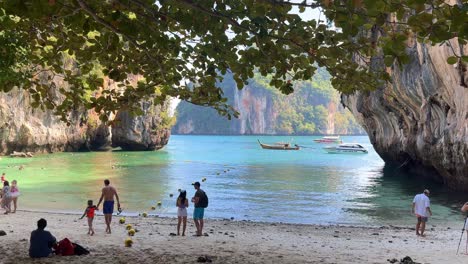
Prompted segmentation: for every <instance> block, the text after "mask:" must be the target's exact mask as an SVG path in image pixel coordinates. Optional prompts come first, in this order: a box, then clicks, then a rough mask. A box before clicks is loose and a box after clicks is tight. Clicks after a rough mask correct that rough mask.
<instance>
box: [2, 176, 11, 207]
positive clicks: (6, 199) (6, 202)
mask: <svg viewBox="0 0 468 264" xmlns="http://www.w3.org/2000/svg"><path fill="white" fill-rule="evenodd" d="M1 197H2V208H3V209H5V214H8V213H10V212H11V192H10V183H9V182H8V181H4V182H3V189H2V195H1Z"/></svg>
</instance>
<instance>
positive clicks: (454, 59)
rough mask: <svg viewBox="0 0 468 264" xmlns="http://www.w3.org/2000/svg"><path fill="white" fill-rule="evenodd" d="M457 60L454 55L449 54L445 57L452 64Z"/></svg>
mask: <svg viewBox="0 0 468 264" xmlns="http://www.w3.org/2000/svg"><path fill="white" fill-rule="evenodd" d="M457 62H458V58H457V57H455V56H451V57H448V58H447V63H448V64H450V65H453V64H455V63H457Z"/></svg>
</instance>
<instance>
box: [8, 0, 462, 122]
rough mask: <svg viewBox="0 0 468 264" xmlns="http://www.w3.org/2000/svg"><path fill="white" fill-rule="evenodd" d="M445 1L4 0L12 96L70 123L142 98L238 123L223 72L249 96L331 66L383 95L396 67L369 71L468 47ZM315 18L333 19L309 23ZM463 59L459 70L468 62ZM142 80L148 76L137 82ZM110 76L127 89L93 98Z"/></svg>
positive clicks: (350, 86) (342, 87)
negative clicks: (176, 101) (254, 88)
mask: <svg viewBox="0 0 468 264" xmlns="http://www.w3.org/2000/svg"><path fill="white" fill-rule="evenodd" d="M445 2H446V1H444V0H386V1H383V0H382V1H379V0H352V1H350V0H349V1H348V0H319V1H306V0H305V1H299V0H298V1H294V0H291V1H287V0H283V1H282V0H158V1H155V0H48V1H45V0H41V1H36V0H29V1H28V0H0V23H1V27H0V44H2V45H1V47H0V89H1V90H2V91H5V92H7V91H9V90H10V89H12V88H13V87H14V86H18V87H20V88H22V89H26V90H28V91H29V92H30V94H31V97H32V99H33V106H36V107H42V108H45V107H46V108H49V109H55V110H56V112H57V114H60V115H61V116H62V119H64V120H66V119H67V113H69V112H70V111H71V110H72V109H75V108H76V107H80V106H85V107H87V108H94V109H95V110H96V111H97V112H98V113H100V114H101V116H102V118H103V119H104V120H105V119H106V118H107V117H108V115H109V114H110V113H111V112H114V111H116V110H118V109H127V110H130V111H132V112H136V113H138V112H139V110H138V109H139V101H141V100H154V103H161V102H163V101H164V100H165V99H166V97H167V96H171V97H178V98H180V99H182V100H185V101H188V102H191V103H193V104H198V105H204V106H212V107H214V108H215V109H217V110H218V111H219V113H221V114H222V115H226V116H228V117H231V115H236V112H235V111H234V110H233V109H232V108H231V107H230V106H229V105H228V104H227V103H226V99H225V98H224V95H223V93H222V91H221V90H220V89H219V88H218V87H216V85H215V84H216V82H217V81H219V80H221V78H222V75H219V74H218V71H220V72H221V73H222V74H225V73H227V72H232V74H233V77H234V80H235V81H236V83H237V85H238V87H242V86H243V85H244V84H246V83H247V82H248V79H249V78H252V77H253V76H254V71H255V70H258V72H259V73H260V74H261V75H263V76H270V77H271V80H270V81H269V82H270V84H271V85H272V86H274V87H276V88H278V89H279V90H280V91H281V92H283V93H286V94H288V93H291V92H292V91H293V90H294V89H293V87H294V82H295V81H297V80H307V79H310V78H311V77H312V76H313V75H314V74H315V72H316V69H317V67H325V68H326V69H327V70H328V71H329V72H330V74H331V77H332V79H331V80H332V84H333V86H334V87H335V88H336V89H338V90H339V91H341V92H344V93H352V92H354V91H356V90H372V89H375V88H376V87H378V86H379V85H382V82H386V81H389V80H390V79H389V76H388V74H387V73H386V71H385V68H383V67H369V66H372V65H383V63H385V65H387V66H390V65H391V64H392V63H394V62H395V61H397V62H399V63H406V62H408V56H407V55H406V53H405V48H406V41H407V40H408V38H412V37H413V36H416V38H417V39H418V40H419V41H421V42H428V43H431V44H439V43H444V42H445V43H449V42H447V40H449V39H452V38H454V37H458V38H457V40H458V41H459V42H460V43H462V44H465V43H466V40H467V37H468V27H467V26H466V23H467V16H466V12H467V10H468V3H467V1H466V0H463V1H457V4H455V5H449V4H447V3H445ZM295 9H297V10H298V11H297V12H296V11H294V10H295ZM308 10H316V11H318V12H319V13H320V14H321V17H320V18H316V19H303V18H301V16H300V15H299V14H297V13H298V12H308ZM376 36H377V37H376ZM457 52H459V51H456V50H454V54H453V56H452V57H451V58H449V61H448V63H452V64H455V63H461V62H462V61H466V59H467V57H466V56H465V55H464V54H460V53H457ZM68 59H72V60H73V65H71V66H72V67H70V65H69V66H67V65H65V63H66V61H67V60H68ZM96 71H100V72H99V74H97V73H96ZM130 74H132V75H141V76H142V77H143V78H142V80H141V81H140V82H139V83H138V85H131V84H130V83H129V82H128V81H126V78H127V76H128V75H130ZM39 75H43V76H46V77H47V78H45V79H46V80H47V81H45V80H44V78H38V76H39ZM101 76H105V77H107V78H110V79H112V80H114V81H118V82H121V87H120V89H115V90H110V89H107V90H103V91H102V92H101V93H100V94H101V95H100V96H99V97H97V98H96V97H94V96H89V94H90V92H93V91H98V90H100V89H101V88H102V86H103V82H104V81H105V78H102V77H101ZM57 80H60V81H66V82H68V83H69V84H70V86H69V87H70V88H69V89H59V93H60V94H61V95H62V96H61V97H58V98H60V99H59V100H58V99H57V96H55V95H54V93H51V92H50V90H51V89H52V88H54V87H55V86H56V82H57ZM189 83H192V84H194V85H188V84H189Z"/></svg>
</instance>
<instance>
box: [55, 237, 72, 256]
mask: <svg viewBox="0 0 468 264" xmlns="http://www.w3.org/2000/svg"><path fill="white" fill-rule="evenodd" d="M55 254H57V255H62V256H71V255H75V247H74V246H73V244H72V242H71V241H70V240H69V239H68V238H64V239H62V240H60V242H58V244H57V246H56V248H55Z"/></svg>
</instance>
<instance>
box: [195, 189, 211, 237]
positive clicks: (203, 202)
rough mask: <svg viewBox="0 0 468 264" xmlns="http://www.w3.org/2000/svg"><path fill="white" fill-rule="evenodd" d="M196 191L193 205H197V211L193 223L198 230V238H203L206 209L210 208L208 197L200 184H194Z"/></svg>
mask: <svg viewBox="0 0 468 264" xmlns="http://www.w3.org/2000/svg"><path fill="white" fill-rule="evenodd" d="M193 186H194V188H195V190H197V191H196V192H195V195H194V197H193V198H192V203H194V204H195V209H194V210H193V221H194V222H195V226H196V228H197V234H196V236H201V235H202V234H203V225H204V223H203V216H204V214H205V208H206V207H207V206H208V196H207V195H206V193H205V192H204V191H203V190H202V189H200V183H199V182H195V183H194V184H193Z"/></svg>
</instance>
